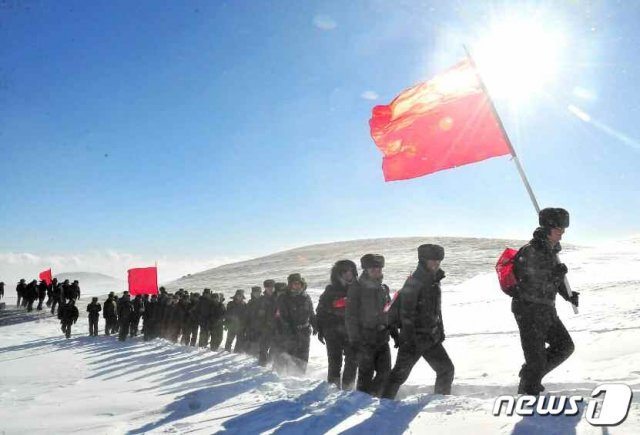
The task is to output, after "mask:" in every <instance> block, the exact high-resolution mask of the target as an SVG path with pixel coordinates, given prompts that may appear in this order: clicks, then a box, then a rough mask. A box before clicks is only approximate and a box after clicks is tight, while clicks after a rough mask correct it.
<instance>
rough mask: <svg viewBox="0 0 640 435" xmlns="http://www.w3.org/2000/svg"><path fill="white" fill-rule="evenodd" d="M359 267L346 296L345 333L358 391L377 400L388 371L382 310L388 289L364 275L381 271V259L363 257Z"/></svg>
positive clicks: (386, 342) (387, 339) (388, 362)
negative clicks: (353, 359)
mask: <svg viewBox="0 0 640 435" xmlns="http://www.w3.org/2000/svg"><path fill="white" fill-rule="evenodd" d="M361 266H362V268H363V269H365V270H364V271H363V272H362V274H361V275H360V277H359V278H358V280H357V281H354V282H353V284H351V285H350V286H349V290H348V292H347V308H346V313H345V316H346V325H347V333H348V335H349V342H350V343H351V346H353V348H354V349H357V352H358V357H357V358H358V381H357V389H358V391H362V392H365V393H368V394H371V395H373V396H379V395H380V392H381V389H382V386H383V384H384V382H385V381H386V379H387V376H388V375H389V371H390V370H391V352H390V349H389V325H388V319H387V313H386V312H385V310H384V308H385V306H386V305H387V304H388V303H389V302H390V296H389V287H387V286H386V285H385V284H382V279H373V278H372V277H370V276H369V274H368V272H367V271H366V269H368V268H372V267H380V268H382V267H384V257H383V256H382V255H373V254H367V255H365V256H363V257H362V258H361Z"/></svg>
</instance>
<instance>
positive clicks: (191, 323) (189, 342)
mask: <svg viewBox="0 0 640 435" xmlns="http://www.w3.org/2000/svg"><path fill="white" fill-rule="evenodd" d="M199 300H200V294H199V293H191V296H190V297H189V303H188V307H187V313H186V318H185V322H184V327H183V334H182V344H184V345H185V346H195V345H196V344H197V341H198V326H199V325H198V314H197V311H196V307H197V305H198V301H199Z"/></svg>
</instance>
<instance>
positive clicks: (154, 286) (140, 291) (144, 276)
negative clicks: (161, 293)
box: [128, 267, 158, 296]
mask: <svg viewBox="0 0 640 435" xmlns="http://www.w3.org/2000/svg"><path fill="white" fill-rule="evenodd" d="M128 275H129V294H130V295H131V296H136V295H157V294H158V268H156V267H141V268H137V269H129V271H128Z"/></svg>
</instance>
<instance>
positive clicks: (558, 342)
mask: <svg viewBox="0 0 640 435" xmlns="http://www.w3.org/2000/svg"><path fill="white" fill-rule="evenodd" d="M546 341H547V343H549V347H547V349H546V351H545V354H546V365H545V368H544V372H543V375H542V376H543V377H544V376H545V375H546V374H547V373H549V372H550V371H551V370H553V369H555V368H556V367H558V366H559V365H560V364H562V363H563V362H564V361H566V360H567V358H569V357H570V356H571V354H572V353H573V351H574V350H575V345H574V344H573V340H572V339H571V336H570V335H569V332H568V331H567V328H565V326H564V324H563V323H562V321H561V320H560V318H559V317H558V316H557V315H555V316H554V318H553V321H552V323H551V326H550V327H549V330H548V331H547V340H546Z"/></svg>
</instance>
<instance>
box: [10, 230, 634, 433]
mask: <svg viewBox="0 0 640 435" xmlns="http://www.w3.org/2000/svg"><path fill="white" fill-rule="evenodd" d="M434 241H435V242H439V243H441V244H442V245H444V246H445V247H446V248H447V256H446V258H445V260H444V262H443V265H442V266H443V268H444V269H445V270H446V271H447V278H446V279H445V280H444V281H443V316H444V322H445V329H446V333H447V340H446V341H445V347H446V349H447V351H448V352H449V355H450V356H451V359H452V360H453V362H454V364H455V366H456V378H455V381H454V387H453V395H452V396H435V395H433V394H432V388H433V382H434V375H433V372H432V371H431V369H430V368H429V367H428V365H427V364H426V363H425V362H424V361H420V362H419V363H418V364H417V365H416V367H415V368H414V370H413V372H412V374H411V377H410V378H409V380H408V382H407V384H406V385H405V386H404V387H403V388H402V389H401V390H400V394H399V398H400V399H401V400H399V401H396V402H392V401H386V400H382V401H380V400H378V399H373V398H371V397H369V396H367V395H364V394H361V393H358V392H348V393H345V392H342V391H339V390H337V389H335V388H334V387H330V386H328V385H327V384H326V383H325V382H324V378H325V376H326V366H327V363H326V354H325V348H324V346H322V345H321V344H320V343H319V342H318V341H317V340H316V339H315V338H314V339H312V349H311V358H310V364H309V370H308V373H307V376H306V377H305V378H294V377H287V376H278V375H276V374H275V373H273V372H271V371H270V370H269V369H264V368H261V367H259V366H258V365H257V364H256V362H255V361H254V360H253V359H252V358H250V357H246V356H243V355H236V354H228V353H226V352H224V351H220V352H211V351H205V350H199V349H196V348H188V347H183V346H179V345H174V344H171V343H168V342H166V341H164V340H155V341H153V342H148V343H145V342H143V341H141V340H140V339H134V340H128V341H126V342H124V343H121V342H118V341H117V340H116V339H115V338H114V337H104V336H99V337H97V338H91V337H88V336H87V331H88V327H87V321H86V317H82V318H81V319H80V320H79V321H78V324H77V325H75V326H74V330H73V336H72V338H71V339H69V340H66V339H65V338H64V337H63V336H62V334H61V333H60V329H59V325H58V322H57V320H56V319H54V318H52V317H50V316H49V315H47V314H45V313H36V314H34V315H33V316H24V315H23V314H22V313H21V312H15V311H14V310H15V308H14V307H13V305H14V304H15V290H14V288H13V285H10V286H9V287H8V288H7V289H6V294H7V296H6V297H5V302H6V303H7V305H8V308H7V311H5V312H4V313H3V314H2V317H0V325H2V326H1V327H0V433H6V434H14V433H47V434H51V433H71V432H74V433H92V434H100V433H114V434H115V433H148V432H150V433H167V432H169V433H215V432H219V431H226V432H227V433H246V434H254V433H291V434H299V433H306V434H312V433H344V432H346V433H381V434H397V433H405V432H406V433H429V434H438V433H442V434H452V433H453V434H458V433H465V434H478V433H491V434H493V433H500V434H503V433H504V434H511V433H514V434H537V433H544V434H554V433H555V434H571V433H579V434H582V433H588V434H605V433H608V434H618V433H626V434H638V433H640V412H639V411H640V387H639V386H640V335H639V333H640V267H639V266H640V240H638V239H633V240H628V241H624V242H618V243H615V244H610V245H602V246H599V247H597V248H586V247H570V248H567V249H566V252H564V253H563V255H562V260H563V261H564V262H566V263H567V265H568V266H569V269H570V275H569V277H570V281H571V283H572V286H573V288H574V290H577V291H580V292H581V307H580V314H578V315H574V314H573V312H572V311H571V308H570V306H569V305H568V304H566V303H565V302H564V301H562V300H561V299H558V312H559V315H560V317H561V318H562V319H563V320H564V322H565V325H566V326H567V328H568V329H569V331H570V332H571V335H572V337H573V339H574V341H575V344H576V352H575V353H574V355H573V356H572V357H571V358H570V359H569V360H568V361H567V362H566V363H565V364H563V365H562V366H560V367H559V368H558V369H557V370H555V371H554V372H552V373H551V374H550V375H549V376H548V377H547V378H545V380H544V384H545V386H546V389H547V392H553V393H558V392H566V393H568V394H581V395H585V396H589V395H590V392H591V390H592V389H593V388H594V386H596V385H598V384H600V383H605V382H624V383H627V384H629V385H630V386H631V387H632V389H633V390H634V398H633V403H632V405H631V410H630V413H629V417H628V418H627V420H626V421H625V422H624V423H622V424H621V425H619V426H617V427H609V428H598V427H594V426H591V425H590V424H589V423H588V422H587V421H586V420H585V419H584V416H583V415H579V416H578V417H540V416H534V417H528V418H524V419H523V418H522V417H517V416H514V417H504V416H502V417H494V416H493V415H492V414H491V409H492V407H493V402H494V399H495V397H496V396H498V395H501V394H513V393H515V389H516V383H517V380H518V379H517V373H518V370H519V368H520V365H521V364H522V362H523V358H522V351H521V349H520V343H519V337H518V334H517V329H516V324H515V321H514V320H513V317H512V315H511V312H510V300H509V298H508V297H506V296H503V295H502V293H501V292H500V290H499V288H498V286H497V280H496V278H495V272H494V271H493V264H494V263H495V260H496V258H497V257H498V255H499V253H500V252H501V251H502V249H504V247H505V246H507V245H509V246H513V247H517V246H519V244H521V242H510V241H504V240H483V239H447V238H442V239H429V240H425V239H417V238H415V239H383V240H367V241H355V242H342V243H332V244H326V245H317V246H311V247H306V248H301V249H297V250H292V251H287V252H284V253H279V254H274V255H271V256H268V257H264V258H259V259H255V260H251V261H247V262H242V263H236V264H233V265H227V266H223V267H220V268H217V269H213V270H210V271H206V272H203V273H201V274H195V275H193V276H191V277H188V278H186V279H183V280H180V281H178V282H175V283H171V284H170V285H169V288H170V289H171V290H175V289H177V288H178V287H184V288H186V289H189V290H201V289H202V288H203V287H211V288H212V289H213V290H215V291H224V292H225V294H226V295H227V299H228V298H229V297H230V296H231V292H232V291H233V290H234V289H236V288H244V289H245V290H248V287H249V286H251V285H257V284H261V282H262V280H263V279H265V278H274V279H277V280H285V278H286V276H287V274H289V273H291V272H300V273H302V274H303V276H305V277H307V280H308V282H309V293H310V294H311V296H312V298H313V299H314V303H315V302H317V298H318V296H319V294H320V292H321V291H322V289H323V288H324V285H326V283H327V280H328V273H329V269H330V267H331V264H332V263H333V262H334V261H335V260H336V259H339V258H350V259H353V260H354V261H356V262H357V260H358V258H359V257H360V256H361V255H362V254H364V253H367V252H378V253H382V254H384V255H385V256H386V258H387V267H386V268H385V280H386V282H388V283H389V285H390V286H391V288H392V289H393V290H397V289H398V288H399V286H400V285H401V284H402V282H403V281H404V279H405V278H406V276H407V275H408V274H409V273H410V272H411V271H412V270H413V268H414V266H415V257H416V254H415V248H416V247H417V246H418V245H419V244H420V243H423V242H434ZM107 290H109V289H105V291H104V292H102V293H96V294H104V293H106V292H107ZM96 291H97V290H96ZM92 293H94V292H92ZM87 296H88V294H87ZM80 302H81V303H80V305H79V307H80V311H81V312H82V311H84V310H85V309H86V304H87V303H88V297H83V299H82V300H81V301H80ZM27 320H28V321H27ZM103 326H104V325H103V320H102V319H101V321H100V328H101V329H100V333H101V334H102V327H103ZM392 353H393V356H394V359H395V351H393V352H392Z"/></svg>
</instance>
